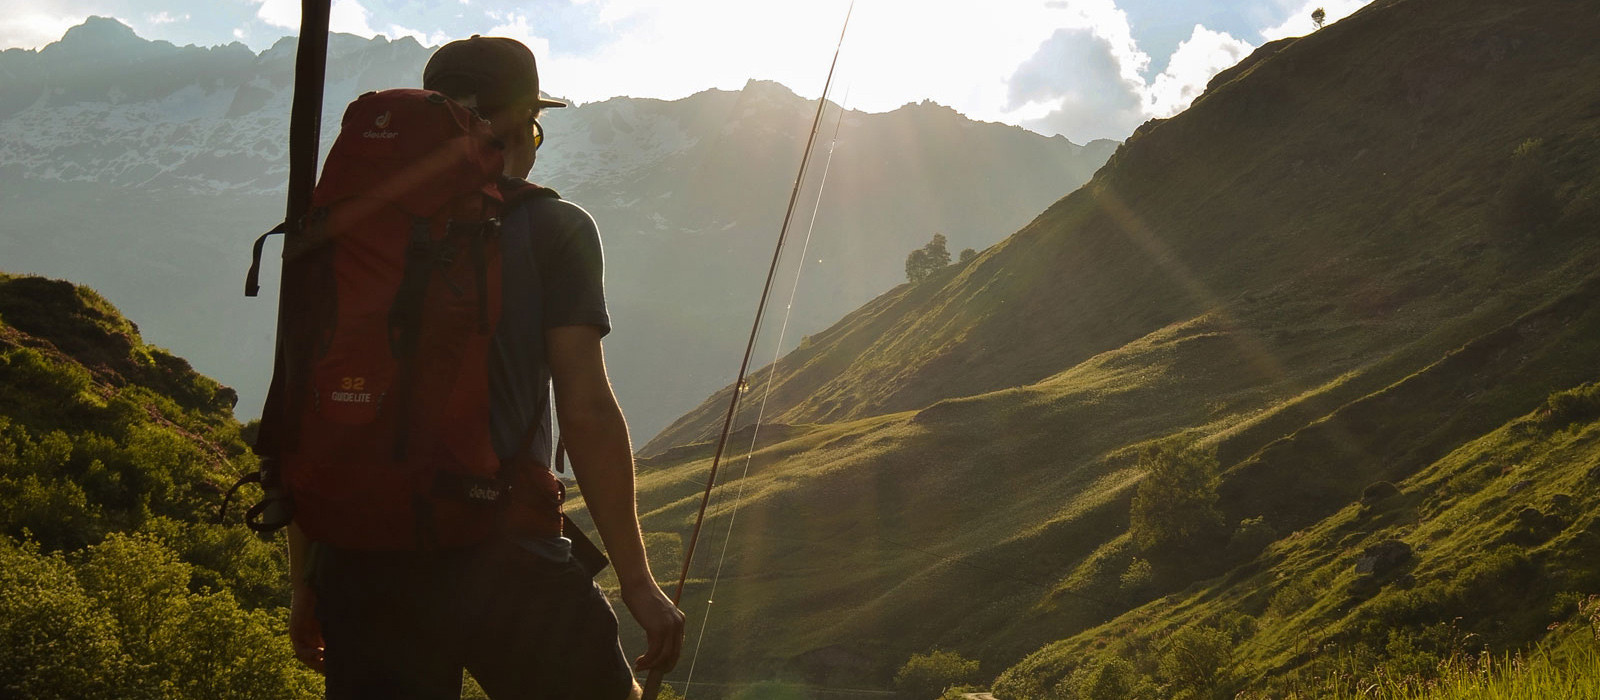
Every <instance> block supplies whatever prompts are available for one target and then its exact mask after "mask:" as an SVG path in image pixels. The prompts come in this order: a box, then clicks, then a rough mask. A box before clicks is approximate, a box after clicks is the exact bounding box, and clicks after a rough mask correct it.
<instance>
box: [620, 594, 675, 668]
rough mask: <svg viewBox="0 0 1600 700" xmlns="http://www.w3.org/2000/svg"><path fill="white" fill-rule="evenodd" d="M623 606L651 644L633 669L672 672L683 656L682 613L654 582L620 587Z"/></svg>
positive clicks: (634, 664)
mask: <svg viewBox="0 0 1600 700" xmlns="http://www.w3.org/2000/svg"><path fill="white" fill-rule="evenodd" d="M622 602H623V604H625V605H627V606H628V612H630V613H632V614H633V619H634V620H635V621H637V622H638V623H639V627H641V628H643V629H644V633H645V637H646V638H647V639H649V640H650V647H649V648H648V649H646V650H645V652H644V655H643V656H640V657H639V658H637V659H634V660H633V667H634V669H635V670H639V671H644V670H654V669H659V670H660V671H661V672H662V673H667V672H669V671H671V670H672V668H673V667H674V666H676V665H678V655H679V654H681V653H682V652H683V612H682V611H680V610H678V606H676V605H673V604H672V600H671V599H669V598H667V594H665V593H663V592H661V587H660V586H658V585H656V582H655V581H645V582H643V583H640V584H637V585H633V586H623V587H622Z"/></svg>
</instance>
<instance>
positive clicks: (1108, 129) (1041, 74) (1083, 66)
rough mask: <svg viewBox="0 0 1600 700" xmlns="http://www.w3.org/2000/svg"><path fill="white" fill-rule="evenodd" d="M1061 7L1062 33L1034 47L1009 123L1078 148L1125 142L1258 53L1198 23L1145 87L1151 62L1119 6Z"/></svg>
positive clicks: (1012, 95) (1015, 86) (1013, 82)
mask: <svg viewBox="0 0 1600 700" xmlns="http://www.w3.org/2000/svg"><path fill="white" fill-rule="evenodd" d="M1056 7H1060V8H1061V9H1064V10H1066V11H1067V12H1066V14H1064V15H1063V16H1062V17H1061V20H1062V21H1064V27H1063V28H1061V29H1058V30H1056V31H1055V33H1054V34H1052V35H1051V36H1050V38H1049V39H1048V40H1046V41H1043V42H1041V43H1039V44H1036V46H1037V49H1036V50H1035V52H1034V54H1033V55H1032V56H1031V57H1029V58H1028V59H1027V60H1026V61H1023V62H1022V63H1021V64H1019V65H1018V66H1017V68H1016V70H1015V72H1013V73H1012V74H1011V77H1010V78H1009V79H1008V81H1007V82H1008V86H1009V94H1008V100H1007V103H1006V104H1007V110H1008V111H1007V113H1006V115H1005V120H1006V121H1014V122H1017V123H1021V124H1023V125H1025V126H1028V127H1029V128H1032V129H1036V130H1038V131H1041V132H1044V133H1059V134H1064V135H1066V136H1067V137H1068V138H1071V139H1073V140H1075V141H1079V142H1080V143H1081V142H1084V141H1088V140H1092V139H1097V138H1112V139H1121V138H1125V137H1127V135H1128V134H1129V133H1130V132H1132V131H1133V128H1134V127H1135V126H1138V125H1139V123H1140V122H1143V121H1145V120H1146V119H1149V118H1151V117H1170V116H1172V115H1174V114H1177V113H1178V112H1180V111H1182V110H1184V109H1186V108H1187V107H1188V106H1189V104H1190V103H1191V102H1193V101H1194V99H1195V98H1196V97H1199V96H1200V93H1201V92H1203V91H1204V90H1205V85H1206V82H1207V81H1209V80H1210V79H1211V78H1212V76H1214V75H1216V74H1217V73H1218V72H1220V71H1221V70H1223V69H1224V68H1227V67H1229V66H1232V65H1233V64H1235V63H1238V62H1239V60H1240V59H1242V58H1244V57H1245V56H1248V55H1249V54H1250V51H1251V50H1253V49H1254V47H1253V46H1252V45H1251V44H1250V43H1249V42H1246V41H1242V40H1239V39H1235V38H1234V37H1232V36H1231V35H1229V34H1227V33H1226V32H1217V31H1212V30H1210V29H1207V28H1206V27H1204V26H1202V25H1199V24H1196V25H1195V27H1194V30H1193V32H1192V33H1191V34H1190V36H1189V38H1188V39H1187V40H1185V41H1183V42H1182V43H1180V44H1179V45H1178V48H1177V49H1176V50H1175V51H1174V52H1173V54H1172V57H1171V60H1169V61H1168V63H1167V68H1166V70H1164V71H1163V72H1162V73H1161V74H1160V75H1157V76H1155V78H1153V79H1151V80H1149V81H1148V82H1147V81H1146V80H1145V78H1144V73H1145V71H1146V69H1148V68H1149V65H1150V57H1149V55H1147V54H1145V53H1144V52H1143V51H1142V50H1140V49H1139V47H1138V44H1137V43H1136V42H1135V41H1134V40H1133V35H1132V27H1131V26H1130V25H1129V23H1128V19H1127V15H1126V14H1125V13H1124V12H1122V10H1120V9H1118V8H1117V7H1116V5H1115V4H1114V3H1113V2H1110V1H1109V0H1098V1H1094V2H1090V1H1075V2H1067V3H1059V4H1057V5H1056ZM1041 107H1043V109H1042V110H1041V109H1040V108H1041ZM1030 108H1031V109H1032V110H1033V113H1031V114H1029V113H1028V110H1029V109H1030ZM1040 111H1043V114H1040V113H1039V112H1040Z"/></svg>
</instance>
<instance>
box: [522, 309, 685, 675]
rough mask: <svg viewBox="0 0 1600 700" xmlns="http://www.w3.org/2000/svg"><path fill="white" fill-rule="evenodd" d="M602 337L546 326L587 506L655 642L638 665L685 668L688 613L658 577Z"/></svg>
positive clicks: (632, 608)
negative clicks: (683, 654)
mask: <svg viewBox="0 0 1600 700" xmlns="http://www.w3.org/2000/svg"><path fill="white" fill-rule="evenodd" d="M601 334H602V330H601V329H600V328H598V327H595V326H557V327H553V328H549V329H546V331H545V352H546V357H547V359H548V361H549V364H550V378H551V382H552V383H553V384H554V385H555V393H556V417H557V419H558V420H559V421H560V422H561V438H562V441H563V442H564V443H565V444H566V447H567V453H568V454H569V455H570V456H571V457H572V465H573V473H574V475H575V476H577V478H578V487H579V489H580V490H581V491H582V492H583V502H584V503H585V504H586V505H587V506H588V508H589V515H590V516H591V517H592V518H593V519H594V524H595V527H596V528H597V529H598V530H599V531H600V539H601V540H602V541H604V542H605V545H606V553H607V554H608V555H610V557H611V564H612V566H613V567H615V569H616V572H617V580H618V581H619V582H620V583H621V585H622V602H623V603H624V604H626V605H627V606H628V612H630V613H632V614H633V618H634V620H636V621H638V623H639V626H640V627H642V628H644V631H645V635H646V636H647V637H648V638H649V640H650V648H649V649H648V650H647V651H646V652H645V653H644V655H643V656H641V657H639V658H638V659H636V660H635V661H634V665H635V667H636V668H640V669H646V668H659V669H661V670H662V671H663V672H665V671H670V670H672V667H673V666H674V665H676V664H677V663H678V654H679V652H680V651H682V648H683V613H682V612H680V611H679V610H678V608H677V606H675V605H673V604H672V601H671V600H670V599H668V598H667V596H666V594H665V593H662V592H661V587H660V586H658V585H656V581H655V577H653V576H652V575H651V574H650V564H649V561H648V560H647V559H646V556H645V551H644V537H643V535H642V534H641V533H640V531H639V516H638V510H637V505H636V502H635V498H634V479H633V446H632V444H631V443H630V442H629V440H628V424H627V423H626V422H625V421H624V420H623V418H622V409H621V408H620V407H618V406H617V399H616V396H615V395H614V394H612V393H611V382H610V380H609V379H608V378H607V377H606V366H605V357H604V354H603V352H602V350H601V347H600V337H601Z"/></svg>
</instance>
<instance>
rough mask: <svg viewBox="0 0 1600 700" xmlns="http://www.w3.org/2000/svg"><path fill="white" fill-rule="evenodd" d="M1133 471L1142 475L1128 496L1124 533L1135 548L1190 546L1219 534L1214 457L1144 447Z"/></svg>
mask: <svg viewBox="0 0 1600 700" xmlns="http://www.w3.org/2000/svg"><path fill="white" fill-rule="evenodd" d="M1139 468H1140V469H1142V470H1144V472H1145V474H1144V479H1143V480H1141V481H1140V482H1139V489H1138V492H1137V493H1136V494H1135V495H1134V497H1133V508H1132V511H1131V513H1130V529H1131V530H1132V533H1133V540H1134V542H1135V543H1136V544H1138V545H1139V546H1140V547H1141V548H1143V549H1145V550H1147V551H1148V550H1154V549H1166V548H1171V547H1179V546H1183V545H1190V544H1195V543H1196V541H1198V540H1203V539H1206V538H1210V537H1214V536H1216V535H1218V534H1219V533H1221V532H1222V513H1221V512H1220V511H1218V510H1217V483H1218V477H1217V474H1218V471H1219V467H1218V464H1217V457H1216V454H1215V453H1214V452H1211V451H1205V450H1201V449H1199V448H1196V447H1193V446H1179V445H1175V444H1172V443H1164V444H1160V445H1156V446H1153V447H1148V448H1145V450H1144V451H1143V452H1142V453H1140V455H1139Z"/></svg>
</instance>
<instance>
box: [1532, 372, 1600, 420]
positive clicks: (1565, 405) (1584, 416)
mask: <svg viewBox="0 0 1600 700" xmlns="http://www.w3.org/2000/svg"><path fill="white" fill-rule="evenodd" d="M1596 418H1600V383H1595V382H1590V383H1588V384H1584V385H1582V386H1578V387H1574V388H1572V389H1567V390H1566V391H1558V392H1555V393H1553V394H1551V395H1550V396H1549V398H1547V399H1545V402H1544V407H1543V408H1541V409H1540V410H1539V411H1538V412H1537V413H1536V417H1535V420H1536V421H1537V423H1538V425H1539V427H1541V428H1544V429H1545V430H1560V429H1562V428H1565V427H1567V426H1569V425H1572V424H1573V423H1578V422H1587V421H1592V420H1594V419H1596Z"/></svg>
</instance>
